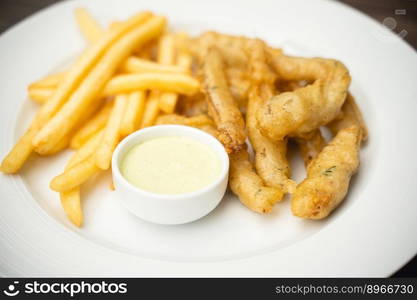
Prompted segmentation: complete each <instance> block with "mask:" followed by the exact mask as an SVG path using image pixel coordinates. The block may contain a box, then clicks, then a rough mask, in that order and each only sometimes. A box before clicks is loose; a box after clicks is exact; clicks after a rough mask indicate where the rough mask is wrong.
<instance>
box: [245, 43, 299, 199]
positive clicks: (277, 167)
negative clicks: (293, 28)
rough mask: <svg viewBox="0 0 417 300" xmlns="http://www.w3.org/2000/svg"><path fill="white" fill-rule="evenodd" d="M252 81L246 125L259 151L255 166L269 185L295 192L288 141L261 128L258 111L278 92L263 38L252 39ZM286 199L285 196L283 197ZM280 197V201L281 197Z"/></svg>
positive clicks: (249, 47) (249, 46) (250, 47)
mask: <svg viewBox="0 0 417 300" xmlns="http://www.w3.org/2000/svg"><path fill="white" fill-rule="evenodd" d="M247 53H248V55H249V62H250V66H251V68H250V74H251V79H252V84H251V88H250V93H249V101H248V111H247V114H246V124H247V128H248V134H249V139H250V142H251V143H252V146H253V149H254V151H255V168H256V171H257V173H258V174H259V176H260V177H261V178H262V180H263V181H264V182H265V184H266V185H267V186H270V187H275V188H278V189H279V190H280V191H282V193H284V192H291V191H293V190H294V188H295V183H294V182H293V181H292V180H290V179H289V176H290V168H289V165H288V161H287V157H286V152H287V141H286V140H282V141H272V140H271V139H269V138H268V137H265V136H264V135H262V134H261V132H260V131H259V128H258V126H257V121H256V115H255V113H256V111H258V110H259V109H260V108H261V107H262V106H263V105H265V102H266V101H267V100H268V99H269V98H270V97H272V95H274V93H275V88H274V81H275V77H276V75H275V74H274V73H273V72H272V71H271V70H270V68H269V66H268V64H267V62H266V55H265V45H264V43H263V42H262V41H260V40H253V41H250V42H248V45H247ZM281 199H282V198H281ZM281 199H277V201H279V200H281Z"/></svg>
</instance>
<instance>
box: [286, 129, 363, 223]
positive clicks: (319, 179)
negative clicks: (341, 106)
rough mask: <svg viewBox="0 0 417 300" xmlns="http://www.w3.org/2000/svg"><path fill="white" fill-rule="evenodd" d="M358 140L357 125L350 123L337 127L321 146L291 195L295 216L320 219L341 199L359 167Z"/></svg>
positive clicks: (358, 130)
mask: <svg viewBox="0 0 417 300" xmlns="http://www.w3.org/2000/svg"><path fill="white" fill-rule="evenodd" d="M360 142H361V129H360V127H359V126H357V125H353V126H351V127H348V128H344V129H342V130H340V131H339V132H338V133H337V135H336V136H335V137H334V138H333V140H332V141H330V143H329V144H328V145H327V146H325V147H324V148H323V150H322V151H321V152H320V154H319V155H318V156H317V158H316V159H315V160H313V161H312V163H311V164H310V166H309V167H308V170H307V178H306V179H304V180H303V181H302V182H301V183H300V184H299V185H298V186H297V189H296V191H295V193H294V194H293V196H292V199H291V209H292V212H293V214H294V215H295V216H298V217H301V218H307V219H323V218H325V217H327V216H328V215H329V214H330V213H331V212H332V210H333V209H335V208H336V207H337V206H338V205H339V204H340V203H341V202H342V200H343V199H344V197H345V196H346V193H347V190H348V187H349V182H350V179H351V177H352V175H353V174H354V173H355V172H356V171H357V169H358V167H359V148H360Z"/></svg>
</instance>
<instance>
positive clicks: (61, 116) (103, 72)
mask: <svg viewBox="0 0 417 300" xmlns="http://www.w3.org/2000/svg"><path fill="white" fill-rule="evenodd" d="M165 22H166V21H165V18H163V17H156V16H155V17H152V18H151V19H150V20H149V21H147V22H145V23H144V24H143V25H142V26H138V27H136V28H134V29H133V30H131V31H130V32H128V33H127V34H126V35H124V36H123V37H121V38H120V39H119V40H117V41H116V42H115V43H114V44H113V45H112V46H111V47H110V49H109V50H108V51H107V52H106V53H105V54H104V56H103V57H102V58H101V60H100V61H99V62H98V63H97V65H96V66H95V67H94V68H93V69H92V70H91V72H90V73H89V74H88V75H87V76H86V77H85V79H84V80H83V82H82V83H81V85H80V86H79V87H78V89H77V90H76V91H75V92H74V93H73V94H72V95H71V97H70V99H69V100H68V101H67V102H66V103H65V104H64V105H63V107H62V108H61V109H60V110H59V112H58V113H56V114H55V115H54V116H53V118H51V119H50V120H49V121H48V122H47V124H45V126H44V127H43V128H42V129H41V130H40V131H39V132H38V133H37V134H36V136H35V137H34V138H33V140H32V143H33V145H34V147H35V148H36V151H37V152H38V153H42V152H44V151H47V149H49V148H52V147H53V146H54V144H56V143H57V141H58V140H59V139H60V138H62V137H63V136H64V135H66V134H68V132H69V131H70V130H72V129H73V128H74V126H75V125H76V123H77V121H78V119H79V118H80V115H82V112H83V111H84V110H85V109H86V108H87V107H88V106H89V104H90V103H91V102H92V101H93V100H94V99H95V98H96V97H98V95H99V93H100V92H101V89H102V87H103V86H104V84H105V83H106V81H107V80H108V79H109V78H110V77H111V76H112V75H113V73H114V72H115V71H116V69H117V67H118V66H119V65H120V63H121V62H122V61H124V60H125V59H126V58H127V57H128V56H129V54H130V53H131V52H132V51H133V50H134V49H136V48H138V46H139V45H142V44H144V43H145V42H146V41H148V40H150V39H152V38H155V37H156V36H158V35H160V34H161V33H162V31H163V29H164V27H165ZM121 27H124V26H121ZM119 30H120V28H117V29H115V30H112V31H109V32H110V33H113V32H118V31H119ZM101 40H102V39H100V40H99V41H98V42H97V43H94V44H93V46H94V45H96V44H98V43H99V42H100V41H101ZM65 78H67V77H65ZM60 86H61V85H60ZM48 103H49V101H48Z"/></svg>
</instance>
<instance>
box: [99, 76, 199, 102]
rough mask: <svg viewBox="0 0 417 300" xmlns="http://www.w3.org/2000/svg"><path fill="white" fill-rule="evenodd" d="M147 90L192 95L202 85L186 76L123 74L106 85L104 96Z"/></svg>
mask: <svg viewBox="0 0 417 300" xmlns="http://www.w3.org/2000/svg"><path fill="white" fill-rule="evenodd" d="M146 89H151V90H160V91H164V92H174V93H179V94H186V95H192V94H195V93H196V92H198V91H199V89H200V84H199V82H198V80H196V79H194V78H192V77H191V76H189V75H185V74H164V73H139V74H136V73H133V74H123V75H118V76H115V77H113V78H112V79H111V80H110V81H109V82H108V83H107V84H106V86H105V88H104V91H103V95H104V96H111V95H117V94H123V93H129V92H132V91H135V90H146Z"/></svg>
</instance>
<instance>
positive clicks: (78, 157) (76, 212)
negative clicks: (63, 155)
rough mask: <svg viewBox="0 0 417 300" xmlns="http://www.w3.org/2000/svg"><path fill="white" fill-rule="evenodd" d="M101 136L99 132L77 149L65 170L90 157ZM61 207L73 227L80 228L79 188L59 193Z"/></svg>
mask: <svg viewBox="0 0 417 300" xmlns="http://www.w3.org/2000/svg"><path fill="white" fill-rule="evenodd" d="M102 135H103V130H100V131H99V132H97V133H96V134H94V135H93V136H92V137H90V138H89V139H88V140H87V141H86V142H85V144H84V145H83V146H82V147H81V148H80V149H78V150H77V151H76V152H75V153H74V155H73V156H72V157H71V158H70V160H69V161H68V163H67V165H66V167H65V170H68V169H70V168H72V167H73V166H75V165H77V164H78V163H80V162H82V161H83V160H85V159H87V158H88V157H89V156H91V155H92V154H93V153H94V151H95V149H96V148H97V146H98V144H99V142H100V140H101V137H102ZM59 195H60V198H61V205H62V207H63V209H64V211H65V213H66V214H67V217H68V219H70V221H71V222H72V223H73V224H74V225H75V226H78V227H80V226H81V224H82V222H83V211H82V208H81V197H80V187H79V186H77V187H75V188H73V189H72V190H70V191H68V192H61V193H60V194H59Z"/></svg>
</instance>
